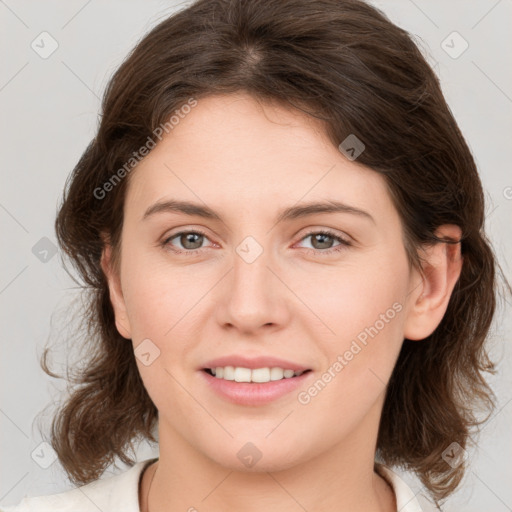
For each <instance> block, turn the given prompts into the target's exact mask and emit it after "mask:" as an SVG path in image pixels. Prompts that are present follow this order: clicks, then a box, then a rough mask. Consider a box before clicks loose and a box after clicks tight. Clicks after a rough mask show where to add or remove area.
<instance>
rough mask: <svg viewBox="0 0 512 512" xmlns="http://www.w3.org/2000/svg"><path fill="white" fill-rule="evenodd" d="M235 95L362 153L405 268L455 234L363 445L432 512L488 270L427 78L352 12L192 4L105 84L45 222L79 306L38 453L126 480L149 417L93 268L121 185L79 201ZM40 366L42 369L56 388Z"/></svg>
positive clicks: (487, 252) (327, 5)
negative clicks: (446, 289)
mask: <svg viewBox="0 0 512 512" xmlns="http://www.w3.org/2000/svg"><path fill="white" fill-rule="evenodd" d="M236 91H246V92H249V93H250V94H252V95H253V96H254V97H255V98H258V99H261V100H263V101H274V100H275V101H278V102H281V103H282V104H284V105H286V106H288V108H290V109H292V108H297V109H300V110H301V111H303V112H306V113H308V114H309V115H311V116H314V117H315V118H317V119H321V120H323V121H324V122H325V129H326V133H327V134H328V136H329V138H330V140H331V141H332V143H333V144H334V145H335V146H336V147H338V145H339V144H340V143H341V142H342V141H343V140H344V139H345V138H346V137H347V136H348V135H350V134H355V135H356V136H357V137H358V138H359V139H360V140H361V141H363V143H364V144H365V146H366V149H365V151H364V152H363V153H362V154H361V155H360V156H359V157H358V159H357V161H358V162H359V163H360V164H363V165H365V166H367V167H369V168H371V169H373V170H374V171H376V172H378V173H382V174H383V175H384V176H385V178H386V182H387V185H388V188H389V191H390V194H391V196H392V198H393V201H394V204H395V206H396V208H397V210H398V212H400V215H401V219H402V223H403V228H404V243H405V246H406V248H407V251H408V255H409V258H410V262H411V264H413V265H415V266H416V268H418V269H420V270H421V266H420V263H421V261H420V259H419V256H418V250H417V249H418V248H419V247H420V246H421V245H422V244H431V243H438V242H439V239H437V238H436V236H435V234H434V232H435V230H436V228H437V227H438V226H440V225H442V224H456V225H458V226H460V227H461V229H462V238H461V241H460V243H461V252H462V254H463V257H464V262H463V267H462V271H461V275H460V278H459V280H458V282H457V284H456V287H455V289H454V291H453V294H452V296H451V299H450V302H449V306H448V309H447V312H446V314H445V316H444V318H443V320H442V321H441V323H440V325H439V326H438V328H437V329H436V330H435V331H434V333H433V334H432V335H431V336H429V337H428V338H427V341H426V342H421V343H418V342H412V341H410V340H407V339H406V340H404V343H403V346H402V349H401V352H400V355H399V358H398V361H397V364H396V367H395V369H394V372H393V374H392V376H391V380H390V382H389V385H388V388H387V396H386V400H385V404H384V409H383V412H382V419H381V423H380V430H379V434H378V440H377V455H378V457H380V459H381V460H382V461H383V462H384V463H386V464H389V465H396V466H402V467H404V468H405V469H409V470H412V471H414V472H416V474H417V475H418V476H419V478H420V479H421V481H422V483H423V484H424V485H425V486H426V487H427V488H428V490H429V491H430V492H431V494H432V496H433V497H434V498H435V499H436V503H437V500H439V499H442V498H445V497H446V496H448V495H449V494H450V493H451V492H453V490H454V489H455V488H456V487H457V485H458V484H459V482H460V480H461V478H462V476H463V474H464V464H462V465H460V466H459V467H457V468H452V467H451V466H450V465H448V464H447V463H446V462H445V460H444V459H443V458H442V453H443V451H444V450H445V449H446V448H447V447H448V446H449V445H450V444H451V443H452V442H457V443H458V444H459V445H460V446H461V447H463V448H464V447H466V445H467V442H468V441H469V440H470V435H471V433H472V429H473V427H477V426H478V425H479V424H481V423H482V420H479V419H478V418H477V414H476V411H477V410H478V409H479V407H480V406H482V407H483V408H484V409H489V410H492V407H493V405H494V403H493V394H492V391H491V389H490V387H489V386H488V385H487V383H486V381H485V380H484V378H483V372H484V371H491V372H493V371H494V365H493V363H492V362H491V361H490V360H489V358H488V355H487V352H486V349H485V346H484V341H485V340H486V337H487V333H488V330H489V328H490V325H491V321H492V318H493V315H494V312H495V307H496V280H495V268H496V265H497V261H496V260H495V256H494V254H493V251H492V249H491V247H490V243H489V242H488V240H487V238H486V236H485V233H484V229H483V226H484V197H483V191H482V186H481V183H480V179H479V176H478V173H477V169H476V165H475V162H474V160H473V157H472V155H471V152H470V150H469V148H468V145H467V144H466V142H465V140H464V137H463V135H462V134H461V132H460V130H459V128H458V126H457V124H456V122H455V120H454V118H453V116H452V114H451V111H450V109H449V107H448V106H447V104H446V102H445V99H444V97H443V94H442V92H441V89H440V85H439V81H438V79H437V77H436V76H435V74H434V73H433V71H432V69H431V68H430V67H429V65H428V64H427V62H426V60H425V59H424V57H423V56H422V54H421V52H420V51H419V50H418V48H417V46H416V45H415V43H414V42H413V40H412V38H411V37H410V36H409V34H408V33H407V32H406V31H404V30H403V29H401V28H399V27H397V26H395V25H394V24H393V23H391V22H390V21H389V20H388V19H387V17H386V16H385V15H384V14H383V13H381V12H380V11H379V10H377V9H376V8H374V7H371V6H369V5H367V4H366V3H364V2H363V1H360V0H315V1H311V0H287V1H286V2H283V1H282V0H251V1H245V0H199V1H196V2H195V3H193V4H191V5H190V6H189V7H188V8H186V9H184V10H182V11H180V12H178V13H175V14H174V15H172V16H170V17H169V18H167V19H165V20H164V21H162V22H161V23H159V24H158V25H157V26H156V27H155V28H154V29H152V30H151V31H150V32H149V34H147V35H146V36H145V37H144V38H143V39H142V40H141V41H140V42H139V43H138V45H137V46H136V47H135V49H134V50H133V51H132V52H131V54H130V55H129V56H128V57H127V59H126V60H125V62H124V63H123V64H122V65H121V66H120V67H119V69H118V70H117V71H116V73H115V74H114V76H113V77H112V79H111V81H110V83H109V85H108V87H107V89H106V91H105V95H104V99H103V103H102V114H101V122H100V124H99V127H98V131H97V135H96V137H95V138H94V139H93V140H92V141H91V143H90V144H89V146H88V147H87V149H86V150H85V152H84V153H83V155H82V157H81V159H80V161H79V162H78V164H77V165H76V167H75V169H74V170H73V173H72V174H71V176H70V178H69V180H68V182H67V184H66V191H65V193H64V197H63V202H62V205H61V207H60V211H59V212H58V216H57V219H56V232H57V237H58V241H59V244H60V246H61V247H62V249H63V251H64V252H65V253H66V254H67V256H68V257H69V258H70V260H71V261H72V263H73V265H74V266H75V268H76V269H77V270H78V271H79V274H80V276H81V278H82V279H83V281H84V284H85V290H86V291H87V298H88V300H89V302H88V307H86V308H85V310H84V316H83V319H84V322H85V324H86V327H87V340H86V343H88V345H89V347H88V352H89V359H88V360H87V361H86V364H82V365H81V368H80V370H79V371H77V372H76V375H75V376H74V377H73V382H74V384H75V385H76V388H75V389H74V390H73V392H72V393H71V394H70V396H69V397H68V399H67V401H66V402H65V404H64V406H63V407H62V408H61V410H60V411H59V413H58V414H57V415H56V416H55V418H54V420H53V423H52V431H51V436H52V438H51V444H52V446H53V448H54V449H55V451H56V452H57V454H58V457H59V460H60V462H61V463H62V465H63V467H64V469H65V470H66V472H67V473H68V475H69V477H70V479H71V480H72V482H74V483H75V484H83V483H87V482H89V481H91V480H94V479H97V478H99V476H101V474H102V472H103V471H104V470H105V469H106V467H107V466H108V465H109V464H111V463H112V462H113V461H114V457H116V456H117V457H119V458H120V459H121V460H122V461H123V462H124V463H127V464H133V462H134V461H133V460H131V459H130V458H129V457H127V449H128V448H133V444H132V443H133V441H134V440H135V438H140V439H148V440H150V441H156V440H155V438H154V436H153V434H152V430H153V428H154V426H155V424H156V422H157V419H158V411H157V409H156V407H155V405H154V404H153V402H152V401H151V399H150V397H149V395H148V394H147V392H146V390H145V388H144V385H143V382H142V380H141V378H140V376H139V372H138V369H137V365H136V362H135V357H134V353H133V347H132V345H131V343H130V342H128V341H127V340H125V339H124V338H123V337H122V336H121V335H120V334H119V332H118V331H117V329H116V326H115V320H114V312H113V308H112V305H111V302H110V297H109V290H108V286H107V281H106V278H105V276H104V274H103V272H102V269H101V266H100V257H101V254H102V249H103V247H104V240H103V238H102V234H103V233H106V234H107V235H108V239H109V241H110V243H111V244H112V246H113V254H114V258H115V263H116V265H115V268H118V266H117V265H118V263H119V256H120V255H119V247H120V234H121V227H122V224H123V203H124V197H125V191H126V187H127V183H128V181H129V173H126V174H127V176H126V177H124V178H123V179H121V180H118V181H117V182H116V183H115V184H114V186H112V187H109V191H108V193H106V194H103V195H104V197H102V198H101V199H99V198H98V197H97V196H98V194H97V193H96V194H95V191H97V190H98V189H103V190H105V187H104V184H105V183H107V182H108V181H109V180H111V179H112V176H113V175H115V174H116V172H118V170H119V169H121V168H122V167H123V165H125V163H126V162H127V161H129V160H130V158H132V156H133V152H134V151H136V150H138V148H139V147H141V146H143V145H144V144H145V143H146V142H147V140H148V137H152V136H153V135H152V134H154V131H155V129H157V128H158V126H160V125H162V124H165V123H166V122H167V121H168V119H169V117H170V116H171V115H172V114H173V113H174V112H175V111H176V110H177V109H179V108H180V107H181V106H182V105H184V104H186V103H187V101H189V100H190V98H196V99H198V100H199V101H200V98H201V97H205V96H208V95H212V94H217V93H222V94H225V93H233V92H236ZM118 176H119V174H118ZM111 183H112V182H111ZM448 243H453V241H448ZM455 243H456V242H455ZM46 353H47V351H46V350H45V352H44V354H43V358H42V359H43V362H42V365H43V368H44V369H45V371H46V372H47V373H49V374H50V375H52V376H56V375H55V374H53V373H52V372H50V371H49V370H48V367H47V365H46ZM68 378H70V377H69V375H68Z"/></svg>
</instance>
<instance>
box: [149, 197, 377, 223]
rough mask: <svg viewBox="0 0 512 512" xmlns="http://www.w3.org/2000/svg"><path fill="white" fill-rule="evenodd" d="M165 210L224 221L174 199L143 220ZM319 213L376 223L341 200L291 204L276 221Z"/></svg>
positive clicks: (152, 209)
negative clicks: (345, 215) (350, 216)
mask: <svg viewBox="0 0 512 512" xmlns="http://www.w3.org/2000/svg"><path fill="white" fill-rule="evenodd" d="M163 212H177V213H183V214H185V215H190V216H197V217H203V218H205V219H213V220H218V221H221V222H223V220H222V217H221V216H220V215H219V214H218V213H217V212H215V211H214V210H212V209H211V208H209V207H208V206H204V205H201V204H199V203H192V202H189V201H178V200H174V199H169V200H166V201H159V202H157V203H155V204H153V205H151V206H150V207H149V208H148V209H147V210H146V212H145V213H144V215H143V217H142V219H141V220H146V219H147V218H148V217H150V216H152V215H155V214H157V213H163ZM319 213H349V214H353V215H357V216H359V217H362V218H366V219H368V220H371V221H372V222H373V223H374V224H375V219H374V218H373V217H372V216H371V215H370V214H369V213H368V212H367V211H365V210H361V209H359V208H356V207H355V206H350V205H348V204H345V203H341V202H339V201H325V202H311V203H303V204H300V205H298V206H290V207H288V208H285V209H284V210H282V211H281V212H280V213H279V215H278V216H277V218H276V221H275V222H276V223H278V222H283V221H287V220H293V219H300V218H303V217H308V216H310V215H315V214H319Z"/></svg>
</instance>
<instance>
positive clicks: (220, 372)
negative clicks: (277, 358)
mask: <svg viewBox="0 0 512 512" xmlns="http://www.w3.org/2000/svg"><path fill="white" fill-rule="evenodd" d="M210 371H211V372H212V374H213V375H215V377H217V378H218V379H224V380H234V381H235V382H270V381H273V380H281V379H283V378H284V379H289V378H290V377H294V376H297V377H298V376H299V375H302V374H303V373H304V372H302V371H299V372H294V371H293V370H283V369H282V368H277V367H276V368H255V369H254V370H251V369H250V368H243V367H240V366H237V367H234V366H217V368H210Z"/></svg>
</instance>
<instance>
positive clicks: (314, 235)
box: [301, 230, 352, 255]
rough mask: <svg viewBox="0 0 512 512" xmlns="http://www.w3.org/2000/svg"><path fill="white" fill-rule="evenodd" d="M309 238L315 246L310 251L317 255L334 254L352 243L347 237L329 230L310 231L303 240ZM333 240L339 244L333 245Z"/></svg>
mask: <svg viewBox="0 0 512 512" xmlns="http://www.w3.org/2000/svg"><path fill="white" fill-rule="evenodd" d="M307 238H311V245H312V247H313V249H308V252H311V253H313V254H315V255H323V254H332V253H334V252H338V251H342V250H343V249H345V248H346V247H349V246H351V245H352V244H351V243H350V242H349V241H348V240H346V239H345V238H342V237H341V236H339V235H336V233H334V232H332V231H329V230H321V231H310V232H309V233H308V234H307V235H306V236H304V237H303V238H302V239H301V240H306V239H307ZM333 240H334V241H337V242H339V243H338V245H335V246H334V247H333V246H332V243H333Z"/></svg>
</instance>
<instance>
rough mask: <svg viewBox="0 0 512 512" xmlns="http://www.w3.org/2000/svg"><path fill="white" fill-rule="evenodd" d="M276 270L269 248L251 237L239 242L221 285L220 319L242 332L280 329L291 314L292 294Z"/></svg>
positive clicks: (275, 262)
mask: <svg viewBox="0 0 512 512" xmlns="http://www.w3.org/2000/svg"><path fill="white" fill-rule="evenodd" d="M260 251H261V252H260ZM279 273H280V270H279V267H278V263H277V261H276V258H274V257H273V255H272V254H271V251H270V250H267V249H265V248H263V247H261V246H259V244H257V242H256V243H255V241H254V240H249V241H248V242H247V243H246V244H245V245H244V243H242V244H240V246H238V247H237V250H236V251H235V252H234V255H233V268H232V269H231V272H229V274H228V275H227V276H226V278H225V283H224V285H223V288H222V297H221V298H220V304H219V307H218V311H217V314H218V315H220V317H219V321H220V322H221V323H222V324H224V325H225V326H226V325H227V326H230V327H231V328H232V329H233V328H236V329H237V330H239V331H240V332H241V333H245V334H256V333H257V332H258V330H260V329H262V328H265V329H270V328H274V329H280V328H283V327H284V326H285V325H286V324H287V323H288V321H289V319H290V316H291V315H290V309H289V308H290V305H291V304H290V297H291V296H292V293H291V292H290V290H289V289H288V288H287V287H286V285H285V284H284V283H283V280H282V277H281V276H279Z"/></svg>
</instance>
